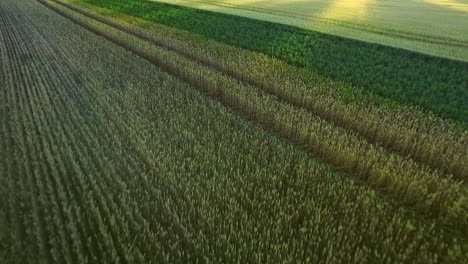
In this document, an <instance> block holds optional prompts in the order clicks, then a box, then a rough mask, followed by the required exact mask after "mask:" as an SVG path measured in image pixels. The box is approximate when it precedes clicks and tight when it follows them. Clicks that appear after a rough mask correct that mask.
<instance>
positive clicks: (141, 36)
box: [49, 0, 465, 183]
mask: <svg viewBox="0 0 468 264" xmlns="http://www.w3.org/2000/svg"><path fill="white" fill-rule="evenodd" d="M49 1H52V2H54V3H57V4H59V5H62V6H64V7H65V8H68V9H70V10H73V11H75V12H77V13H79V14H81V15H83V16H86V17H89V18H91V19H93V20H96V21H98V22H101V23H103V24H105V25H108V26H110V27H112V28H115V29H117V30H120V31H122V32H124V33H127V34H129V35H132V36H134V37H136V38H139V39H141V40H144V41H148V42H150V43H152V44H154V45H156V46H159V47H161V48H164V49H166V50H169V51H172V52H175V53H176V54H179V55H181V56H184V57H186V58H188V59H190V60H192V61H194V62H196V63H199V64H200V65H203V66H206V67H208V68H211V69H213V70H215V71H218V72H220V73H222V74H224V75H226V76H229V77H231V78H233V79H236V80H238V81H239V82H241V83H244V84H248V85H251V86H253V87H256V88H257V89H260V90H261V91H263V92H265V93H266V94H268V95H271V96H274V97H276V98H277V99H279V100H280V101H282V102H285V103H287V104H290V105H293V106H294V107H296V108H298V109H303V110H305V111H307V112H309V113H311V114H313V115H315V116H318V117H320V118H321V119H323V120H326V121H328V122H330V123H332V124H334V125H335V126H336V127H340V128H342V129H345V130H348V131H352V132H354V133H356V134H357V135H359V136H360V137H361V138H362V139H364V140H365V141H366V142H367V143H369V144H373V145H376V146H380V147H382V148H384V149H385V150H386V151H387V152H389V153H393V154H396V155H399V156H400V157H402V158H404V159H410V160H412V161H414V162H416V163H418V164H421V165H423V166H427V167H428V168H431V169H433V170H435V171H437V172H441V173H442V174H444V175H445V177H446V176H447V174H448V175H453V176H454V177H455V178H456V179H461V180H463V182H464V183H465V180H464V178H463V177H461V176H460V175H455V174H453V173H451V172H450V171H448V170H447V169H446V168H441V167H440V166H437V165H436V164H434V163H433V162H430V161H424V160H422V159H421V158H418V157H415V156H414V155H410V156H409V157H408V155H407V154H405V153H404V151H403V150H399V149H398V148H397V147H394V146H393V145H389V144H388V143H386V142H382V141H379V140H378V139H372V137H371V136H370V135H366V134H363V133H361V132H359V131H357V130H356V129H354V128H352V125H349V122H348V121H346V120H344V121H342V120H335V118H331V117H329V116H328V115H327V114H326V113H320V111H318V110H315V109H313V107H307V106H304V105H301V104H300V103H298V102H294V101H293V100H290V99H288V98H287V96H286V95H285V94H281V93H278V92H276V91H273V90H271V89H267V88H265V87H264V86H265V85H264V84H259V83H258V82H255V81H252V80H250V79H249V78H242V76H240V74H237V73H236V72H235V71H233V70H228V69H225V68H224V67H223V66H221V65H218V64H216V63H215V62H210V61H207V60H204V59H203V58H201V57H199V56H196V55H192V54H190V53H188V52H185V51H184V50H182V49H179V48H176V47H173V46H170V45H168V44H165V43H163V42H161V41H158V40H157V39H155V38H153V37H149V36H147V35H145V34H144V33H141V32H136V31H133V30H131V29H129V28H128V27H125V26H122V25H119V24H117V23H114V22H112V21H109V20H107V19H105V18H103V17H101V16H98V15H95V14H91V13H88V12H86V11H84V10H81V9H79V8H77V7H74V6H71V5H70V4H67V3H63V2H61V1H58V0H49Z"/></svg>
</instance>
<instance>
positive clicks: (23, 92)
mask: <svg viewBox="0 0 468 264" xmlns="http://www.w3.org/2000/svg"><path fill="white" fill-rule="evenodd" d="M201 18H205V19H201ZM207 19H208V20H207ZM234 20H235V21H237V22H238V26H233V23H232V21H234ZM210 23H212V24H213V25H212V26H209V25H210ZM229 27H230V28H231V29H234V31H231V32H230V31H224V34H225V35H223V34H221V35H220V33H219V32H220V31H222V30H225V29H228V28H229ZM285 27H286V28H285ZM242 28H246V29H251V30H253V31H252V33H251V34H247V33H245V32H244V31H240V30H241V29H242ZM262 28H269V29H272V30H274V31H268V30H265V31H262V34H258V33H259V32H260V31H259V30H260V29H262ZM0 29H1V30H0V58H1V60H0V201H2V202H1V203H0V260H1V263H450V264H458V263H466V262H467V261H468V253H467V252H468V188H467V185H466V183H467V182H468V130H467V129H466V124H467V123H466V120H465V119H464V117H463V115H462V113H463V111H465V110H466V108H463V107H462V103H463V102H462V100H463V99H464V98H465V97H464V96H466V95H467V93H468V91H466V83H465V79H464V78H465V77H466V76H463V73H464V71H467V64H465V63H463V62H456V61H451V60H448V59H441V58H434V57H428V56H425V55H421V54H417V53H411V52H409V51H402V50H398V49H393V48H389V47H383V46H375V45H371V44H366V43H361V42H358V41H354V40H347V39H343V38H336V37H333V36H329V35H324V34H322V33H317V32H312V31H300V30H299V29H296V28H290V27H287V26H284V25H276V24H270V23H266V22H261V21H257V20H249V19H245V18H239V17H232V16H226V15H221V14H215V13H207V12H205V11H197V10H195V9H187V8H182V9H181V8H180V7H177V6H171V5H166V4H160V3H155V2H151V1H141V0H140V1H129V0H114V1H104V0H39V1H37V0H0ZM202 29H203V30H202ZM216 30H219V31H216ZM287 30H290V31H287ZM288 32H289V33H288ZM231 34H241V35H239V36H238V37H236V38H234V37H232V35H231ZM255 34H256V35H257V36H260V37H263V38H264V42H261V39H262V38H260V39H258V38H254V36H255ZM287 34H291V35H287ZM298 34H303V35H298ZM312 34H315V35H312ZM277 35H281V36H283V37H286V36H303V37H307V36H311V37H313V38H314V39H315V41H316V42H317V43H322V44H320V45H321V46H320V45H319V46H320V47H322V48H321V50H322V51H326V50H327V49H326V46H327V45H326V44H327V43H328V44H333V45H334V46H332V47H331V49H332V50H335V52H336V53H337V54H338V55H339V56H349V54H350V53H348V52H351V50H353V49H354V50H355V51H357V50H362V53H363V54H364V53H365V54H368V56H369V59H368V60H367V61H366V62H365V63H364V64H362V65H370V63H371V62H372V60H376V58H381V59H383V60H386V61H388V62H393V60H397V62H394V63H396V64H395V65H393V67H392V69H395V71H393V72H392V73H393V74H396V75H395V77H391V76H388V78H384V77H383V76H381V77H379V78H371V79H372V80H373V81H370V83H372V84H375V83H377V84H379V85H382V84H384V83H386V82H393V81H395V80H400V79H401V78H403V77H404V76H406V75H398V74H403V71H402V70H401V69H400V70H398V67H397V66H398V65H400V63H404V64H407V65H415V66H411V67H413V68H410V69H414V70H415V71H417V70H418V68H421V67H423V65H425V66H424V67H426V68H425V69H419V70H421V71H423V72H424V71H425V70H428V69H430V70H429V71H430V72H431V73H432V74H433V75H432V76H431V78H432V79H431V81H432V82H434V83H435V84H434V85H437V84H438V85H439V86H437V89H439V90H440V91H441V94H445V95H447V96H446V97H443V96H442V95H438V100H436V99H435V98H434V99H432V101H427V102H426V103H427V104H426V105H427V106H428V107H427V108H422V107H421V106H420V105H418V104H417V103H414V100H413V99H414V98H419V97H420V96H421V97H423V98H424V99H427V98H429V97H424V96H425V95H419V94H418V93H419V91H421V89H422V87H423V85H424V84H426V83H428V82H429V81H428V80H425V79H421V78H420V75H413V79H411V78H410V77H408V79H405V80H404V82H406V83H408V84H411V87H412V89H413V92H414V93H415V94H417V95H418V96H416V95H413V96H412V97H411V94H405V95H404V97H405V98H409V99H408V101H406V102H403V101H401V100H397V99H395V98H394V97H392V96H386V97H383V96H381V95H378V94H376V93H373V92H369V90H370V89H371V88H368V87H367V86H364V85H363V86H357V85H356V84H353V83H352V82H351V81H349V80H348V81H347V79H346V78H357V77H358V75H352V74H351V75H349V74H348V72H340V68H336V71H337V72H338V73H337V74H336V76H338V77H336V78H335V77H333V76H334V75H331V74H330V73H331V72H332V69H333V65H335V66H336V65H337V64H336V63H337V60H338V59H337V57H333V56H331V54H332V53H329V54H328V55H326V54H325V55H317V56H316V57H319V58H317V60H316V61H323V62H324V64H320V65H319V66H316V67H315V68H314V67H312V66H310V65H311V64H304V65H302V64H301V63H296V62H297V60H299V59H300V58H301V57H300V56H299V55H297V54H296V55H294V54H293V53H291V52H290V49H291V48H292V47H301V45H300V42H298V43H296V44H294V42H291V43H289V44H290V45H289V46H283V47H284V49H285V53H281V52H280V53H274V52H276V51H278V50H281V49H280V48H278V47H279V46H276V48H274V49H272V52H273V53H268V52H267V51H265V52H263V50H256V49H255V48H253V46H256V47H260V48H261V47H262V46H261V45H263V44H262V43H267V42H268V41H271V40H272V39H273V40H275V41H278V42H280V39H279V38H278V37H277ZM251 41H258V42H251ZM249 43H250V44H249ZM259 43H260V44H261V45H257V44H259ZM343 43H344V44H343ZM248 45H250V46H248ZM311 52H315V51H313V50H312V51H311ZM272 54H273V55H272ZM275 54H276V55H275ZM284 54H290V59H288V58H287V57H284V56H283V55H284ZM311 54H312V53H309V55H308V56H311V58H312V55H311ZM326 61H329V62H330V61H331V63H327V62H326ZM424 63H425V64H424ZM326 67H328V68H326ZM408 67H410V66H408ZM324 68H326V69H324ZM355 70H356V69H355ZM378 72H379V71H378V70H376V71H372V72H369V74H378ZM413 74H414V73H413ZM418 74H422V72H419V73H418ZM444 74H449V77H450V80H451V81H450V82H448V83H447V86H442V83H444V82H443V80H445V78H447V76H444ZM350 76H351V77H350ZM408 76H412V74H410V75H408ZM369 87H377V86H369ZM379 87H381V88H382V90H386V89H387V90H388V89H389V87H392V86H385V87H384V86H379ZM391 94H395V93H394V92H391ZM450 94H451V95H450ZM449 95H450V96H455V95H456V97H461V98H458V99H459V101H456V102H455V103H454V105H456V106H457V107H458V108H459V109H458V108H456V107H454V108H451V109H452V110H453V109H454V111H455V110H457V109H458V111H455V112H453V113H452V114H453V116H450V118H447V117H446V116H449V112H447V111H448V110H447V109H449V108H443V110H444V111H446V112H436V111H432V110H431V108H430V107H435V106H441V105H445V104H447V102H451V101H450V100H451V99H450V98H454V97H450V96H449ZM457 104H459V105H457ZM433 112H434V113H433ZM444 116H445V117H444Z"/></svg>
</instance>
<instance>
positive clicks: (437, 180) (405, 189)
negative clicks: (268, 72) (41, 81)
mask: <svg viewBox="0 0 468 264" xmlns="http://www.w3.org/2000/svg"><path fill="white" fill-rule="evenodd" d="M54 6H55V7H56V8H58V10H59V12H65V13H64V15H67V16H68V17H70V18H72V19H73V20H74V21H75V22H77V23H80V24H81V25H83V26H85V27H87V28H88V29H90V30H92V31H94V32H97V33H98V34H100V35H102V36H104V37H106V38H107V39H109V40H111V41H113V42H115V43H117V44H119V45H122V46H124V47H126V48H127V49H129V50H131V51H132V52H133V53H135V54H137V55H139V56H141V57H143V58H145V59H147V60H148V61H150V62H152V63H153V64H155V65H158V66H159V67H162V69H164V70H165V71H167V72H170V73H172V74H174V75H176V76H178V77H179V78H181V79H182V80H184V81H186V82H188V83H190V84H191V85H193V86H195V87H198V88H199V89H201V90H202V91H203V92H204V93H206V94H208V95H210V96H212V97H214V98H216V99H217V100H220V101H221V102H223V103H224V104H226V105H228V106H230V107H233V108H235V109H238V111H240V112H242V113H243V114H245V115H247V116H248V117H249V118H250V119H251V120H254V121H256V122H259V123H260V124H262V125H263V126H264V127H266V128H268V129H271V130H273V131H275V132H276V133H278V134H280V135H281V136H283V137H285V138H288V139H290V140H291V141H293V142H295V143H296V144H298V145H300V146H301V147H302V148H303V149H306V150H307V151H309V152H311V153H314V154H315V155H317V156H319V157H321V158H322V159H324V160H326V161H327V162H329V163H331V164H333V165H334V166H337V167H339V168H340V169H342V170H344V171H346V172H348V173H351V174H353V175H356V176H357V177H360V178H361V179H364V180H366V181H367V182H368V183H370V184H371V185H374V186H376V187H379V188H382V189H383V190H384V191H385V192H387V193H390V194H392V195H393V196H394V197H397V198H398V200H400V201H401V202H403V203H406V204H411V205H416V206H417V207H421V208H424V211H426V212H427V213H428V214H430V215H432V216H434V217H436V218H438V219H440V220H441V221H442V222H445V223H449V224H450V225H451V226H452V227H454V228H456V229H461V230H464V229H465V227H466V226H465V224H464V223H465V221H466V219H467V208H466V206H465V204H466V199H467V197H468V196H467V193H466V192H467V189H466V187H465V185H463V184H462V183H460V182H455V181H453V180H451V179H450V178H444V177H442V176H441V175H440V174H439V173H438V172H437V171H433V170H430V169H428V168H426V167H424V166H421V165H419V164H417V163H415V162H414V161H412V160H411V159H405V158H403V157H402V156H399V155H395V154H392V153H389V152H388V151H387V150H386V149H384V148H382V147H381V146H378V145H373V144H370V143H368V142H367V141H366V140H364V139H363V138H362V137H360V136H358V135H356V134H355V133H354V132H352V131H348V130H345V129H343V128H340V127H337V126H335V125H334V124H333V123H330V122H328V121H325V120H323V119H321V118H318V117H315V116H312V115H310V113H308V112H307V111H305V110H304V109H301V108H297V107H294V106H293V105H290V104H288V103H285V102H283V101H281V100H278V98H276V97H275V96H272V95H270V94H267V93H265V92H263V91H262V90H261V89H257V87H254V86H250V85H247V84H243V83H241V82H239V81H238V80H236V79H233V78H230V77H228V76H226V75H223V74H220V72H218V71H216V70H213V69H212V68H209V67H205V66H203V65H200V64H198V63H196V62H194V61H193V60H191V59H188V58H186V57H184V56H180V54H178V53H176V52H172V51H169V50H166V49H164V48H160V47H158V46H155V45H153V43H151V42H149V41H145V40H141V39H137V38H134V37H133V36H132V35H129V34H127V33H126V32H123V31H120V30H118V29H115V28H112V27H110V26H108V25H105V24H103V23H100V22H99V21H96V20H91V19H89V18H87V17H85V16H83V15H81V14H79V13H75V12H74V11H71V10H69V9H67V8H65V7H62V6H61V5H58V4H54ZM66 12H68V13H66ZM70 14H72V16H70Z"/></svg>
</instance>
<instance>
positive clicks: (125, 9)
mask: <svg viewBox="0 0 468 264" xmlns="http://www.w3.org/2000/svg"><path fill="white" fill-rule="evenodd" d="M77 1H78V3H80V2H83V3H89V4H93V5H95V6H99V7H105V8H108V9H111V10H114V11H116V12H120V13H124V14H128V15H133V16H136V17H140V18H143V19H147V20H151V21H153V22H157V23H161V24H165V25H168V26H172V27H176V28H179V29H183V30H187V31H190V32H194V33H197V34H200V35H203V36H205V37H207V38H211V39H214V40H217V41H220V42H223V43H226V44H230V45H234V46H238V47H242V48H246V49H250V50H254V51H259V52H262V53H265V54H267V55H270V56H273V57H275V58H278V59H281V60H284V61H286V62H288V63H291V64H293V65H297V66H301V67H304V68H306V69H308V70H310V71H313V72H316V73H319V74H320V75H322V76H324V77H327V78H331V79H333V80H339V81H343V82H346V83H350V84H352V85H354V86H356V87H357V88H359V89H362V90H364V91H367V92H370V93H375V94H377V95H381V96H383V97H387V98H390V99H392V100H394V101H396V102H398V103H401V104H410V105H415V106H418V107H420V108H422V109H424V110H426V111H431V112H433V113H435V114H437V115H439V116H442V117H445V118H451V119H454V120H457V121H459V122H461V123H464V126H465V127H466V122H467V121H468V106H467V104H466V103H465V102H466V101H468V89H466V88H467V87H468V77H467V76H468V63H464V62H460V61H453V60H449V59H443V58H437V57H432V56H428V55H423V54H419V53H415V52H410V51H406V50H401V49H397V48H391V47H386V46H382V45H377V44H370V43H365V42H362V41H356V40H351V39H345V38H340V37H336V36H331V35H327V34H323V33H319V32H314V31H308V30H304V29H300V28H296V27H292V26H287V25H282V24H275V23H271V22H265V21H259V20H254V19H248V18H244V17H237V16H231V15H226V14H221V13H215V12H210V11H205V10H197V9H193V8H187V7H181V6H176V5H170V4H166V3H158V2H154V1H149V0H138V1H128V0H116V1H103V0H77Z"/></svg>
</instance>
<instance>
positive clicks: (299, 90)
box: [57, 2, 468, 181]
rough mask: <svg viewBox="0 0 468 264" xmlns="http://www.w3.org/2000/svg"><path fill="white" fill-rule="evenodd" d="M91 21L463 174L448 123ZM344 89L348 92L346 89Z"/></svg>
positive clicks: (130, 25) (466, 153)
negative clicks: (188, 59) (147, 42)
mask: <svg viewBox="0 0 468 264" xmlns="http://www.w3.org/2000/svg"><path fill="white" fill-rule="evenodd" d="M57 3H60V4H62V5H64V6H66V7H68V8H71V9H72V10H74V11H77V12H80V13H81V14H83V15H86V16H88V17H90V18H92V19H95V20H98V21H100V22H102V23H105V24H107V25H109V26H112V27H114V28H117V29H119V30H122V31H125V32H126V33H129V34H132V35H133V36H135V37H137V38H140V39H143V40H147V41H149V42H151V43H153V44H155V45H157V46H161V47H163V48H165V49H168V50H171V51H174V52H176V53H178V54H180V55H182V56H185V57H188V58H190V59H192V60H195V61H197V62H198V63H200V64H202V65H204V66H208V67H211V68H214V69H215V70H218V71H220V72H222V73H223V74H226V75H228V76H230V77H232V78H235V79H237V80H239V81H241V82H244V83H247V84H250V85H253V86H256V87H259V88H261V89H262V90H263V91H264V92H266V93H268V94H271V95H273V96H276V97H278V98H279V99H281V100H283V101H285V102H287V103H289V104H291V105H294V106H296V107H300V108H304V109H306V110H308V111H309V112H311V113H312V114H314V115H317V116H319V117H320V118H322V119H325V120H327V121H330V122H332V123H334V124H335V125H337V126H340V127H343V128H345V129H349V130H353V131H355V132H356V133H358V134H359V135H360V136H362V137H363V138H365V139H366V140H367V141H369V142H371V143H373V144H378V145H380V146H384V147H385V148H387V149H390V150H392V151H395V152H397V153H398V154H400V155H402V156H409V157H410V158H412V159H413V160H415V161H418V162H420V163H423V164H425V165H428V166H430V167H432V168H435V169H439V170H441V171H444V172H446V173H448V174H452V175H453V176H454V177H455V178H457V179H461V180H463V181H465V180H466V176H467V175H468V148H467V147H466V146H467V145H468V133H467V131H466V130H460V129H457V128H454V127H453V124H452V123H450V122H447V121H444V120H441V119H439V118H436V117H434V116H432V115H427V114H424V113H422V112H420V111H418V110H416V109H413V108H398V107H394V106H393V107H390V106H388V105H385V104H383V105H382V104H378V103H376V102H375V99H374V98H371V97H366V96H365V95H363V94H362V93H360V92H359V90H352V89H351V88H348V87H346V88H344V87H343V84H341V83H337V82H334V81H330V80H327V79H323V78H321V77H320V76H318V75H316V74H311V73H310V72H307V71H304V70H301V69H298V68H296V67H292V66H290V65H287V64H285V63H282V62H281V61H278V60H275V59H272V58H269V57H267V56H265V55H262V54H259V53H255V52H251V51H247V50H243V49H238V48H235V47H231V46H227V45H224V44H220V43H217V42H214V41H209V40H204V39H200V38H199V37H197V36H194V35H193V34H190V33H187V32H183V31H179V30H174V29H173V28H168V27H165V26H162V25H158V24H154V23H145V22H144V21H141V20H138V19H135V18H134V17H127V16H121V15H117V14H115V13H112V14H111V15H109V14H108V13H105V14H106V15H104V16H103V14H100V12H105V10H102V9H101V10H99V9H96V8H95V7H94V6H89V7H88V8H86V6H85V7H82V8H85V10H86V11H84V10H82V9H81V10H80V9H78V8H76V7H74V6H71V5H68V4H66V3H63V2H57ZM345 89H350V90H346V91H345Z"/></svg>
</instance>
